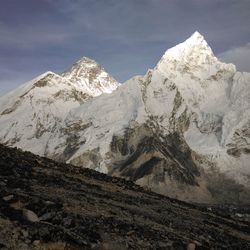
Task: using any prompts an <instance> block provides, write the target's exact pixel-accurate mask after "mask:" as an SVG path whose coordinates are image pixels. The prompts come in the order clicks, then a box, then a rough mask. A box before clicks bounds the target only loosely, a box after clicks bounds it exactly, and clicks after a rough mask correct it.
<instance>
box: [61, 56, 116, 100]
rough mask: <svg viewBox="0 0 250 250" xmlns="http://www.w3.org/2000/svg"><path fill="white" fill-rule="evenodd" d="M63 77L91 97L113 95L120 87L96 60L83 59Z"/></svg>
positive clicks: (64, 73) (63, 74)
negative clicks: (105, 94) (104, 94)
mask: <svg viewBox="0 0 250 250" xmlns="http://www.w3.org/2000/svg"><path fill="white" fill-rule="evenodd" d="M61 76H62V77H63V78H65V79H67V80H69V81H71V82H74V83H75V84H77V85H78V86H80V87H81V88H84V90H85V91H86V92H87V93H88V94H89V95H91V96H98V95H100V94H102V93H111V92H112V91H113V90H115V89H116V88H117V86H118V85H119V84H118V83H117V82H116V80H115V79H114V78H113V77H112V76H110V75H109V74H108V73H107V72H106V71H105V69H104V68H103V67H102V66H101V65H100V64H99V63H97V62H96V61H95V60H93V59H90V58H88V57H82V58H81V59H79V60H78V61H77V62H76V63H74V64H73V65H72V66H71V67H70V68H69V69H67V70H66V71H64V72H63V73H62V74H61Z"/></svg>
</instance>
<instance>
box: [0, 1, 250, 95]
mask: <svg viewBox="0 0 250 250" xmlns="http://www.w3.org/2000/svg"><path fill="white" fill-rule="evenodd" d="M196 30H198V31H199V32H200V33H201V34H203V35H204V36H205V38H206V40H207V41H208V43H209V44H210V46H211V47H212V49H213V51H214V52H215V54H216V55H218V56H219V57H220V58H222V59H223V60H225V61H228V62H234V63H235V64H236V66H237V67H238V69H239V70H242V71H250V1H249V0H2V1H1V8H0V95H2V94H5V93H6V92H7V91H9V90H11V89H13V88H15V87H17V86H18V85H20V84H22V83H24V82H26V81H28V80H30V79H32V78H33V77H35V76H37V75H39V74H41V73H43V72H44V71H48V70H51V71H54V72H57V73H60V72H62V71H64V70H65V69H66V68H68V67H69V66H71V65H72V64H73V63H74V62H75V61H77V60H78V59H79V58H81V57H83V56H87V57H90V58H93V59H95V60H96V61H97V62H99V63H100V64H102V66H104V68H105V69H106V70H107V71H108V72H109V73H110V74H111V75H113V76H114V77H115V78H116V79H117V80H118V81H120V82H123V81H125V80H127V79H128V78H130V77H132V76H134V75H137V74H144V73H145V72H146V70H147V69H148V68H152V67H153V66H154V65H155V64H156V63H157V61H158V60H159V59H160V57H161V56H162V54H163V53H164V52H165V51H166V50H167V49H168V48H170V47H172V46H174V45H176V44H177V43H179V42H182V41H183V40H185V39H186V38H188V37H189V36H190V35H191V34H192V33H193V32H194V31H196Z"/></svg>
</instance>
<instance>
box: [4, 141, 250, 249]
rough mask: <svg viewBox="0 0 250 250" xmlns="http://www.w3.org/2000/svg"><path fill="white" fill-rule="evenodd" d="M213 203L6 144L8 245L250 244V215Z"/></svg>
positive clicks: (211, 246) (190, 246)
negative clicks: (245, 217) (177, 196)
mask: <svg viewBox="0 0 250 250" xmlns="http://www.w3.org/2000/svg"><path fill="white" fill-rule="evenodd" d="M212 210H213V211H217V210H216V209H215V208H205V207H198V206H195V205H191V204H187V203H184V202H180V201H177V200H174V199H170V198H167V197H165V196H162V195H159V194H156V193H153V192H150V191H149V190H146V189H143V188H142V187H140V186H138V185H136V184H134V183H133V182H131V181H126V180H124V179H120V178H115V177H110V176H107V175H105V174H102V173H99V172H96V171H93V170H90V169H85V168H82V167H75V166H72V165H69V164H64V163H58V162H54V161H52V160H49V159H46V158H43V157H39V156H36V155H34V154H32V153H30V152H23V151H22V150H20V149H16V148H8V147H5V146H3V145H1V144H0V247H1V249H6V250H7V249H11V250H13V249H19V250H28V249H29V250H30V249H34V250H36V249H44V250H51V249H58V250H59V249H68V250H78V249H79V250H80V249H96V250H101V249H107V250H117V249H136V250H138V249H159V250H160V249H180V250H181V249H249V248H250V237H249V232H250V231H249V228H250V227H249V226H250V225H249V221H247V220H246V221H244V220H243V218H242V217H240V216H238V217H237V216H236V218H237V219H234V218H233V217H234V216H233V214H236V212H237V211H235V212H234V213H229V214H228V213H227V212H226V211H225V210H223V209H220V213H217V212H216V213H214V212H212ZM236 215H237V214H236Z"/></svg>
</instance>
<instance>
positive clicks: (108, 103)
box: [0, 32, 250, 203]
mask: <svg viewBox="0 0 250 250" xmlns="http://www.w3.org/2000/svg"><path fill="white" fill-rule="evenodd" d="M82 63H84V64H86V65H87V66H86V67H85V68H83V69H84V70H81V69H79V65H82ZM80 68H81V67H80ZM100 69H101V68H100V67H99V66H96V65H94V66H93V64H92V61H91V60H88V59H83V60H81V61H79V62H78V63H77V64H76V65H74V66H73V67H72V68H71V69H70V70H69V72H71V73H69V72H68V71H66V72H65V73H64V74H63V77H64V79H65V80H66V81H71V80H72V79H74V80H77V81H78V82H79V83H80V85H81V86H83V85H84V84H85V83H84V84H82V83H81V77H89V76H90V75H91V76H94V77H93V79H94V78H95V79H97V80H95V81H93V82H94V84H93V86H96V84H98V81H99V80H98V79H100V78H101V77H100V75H101V76H103V74H102V73H100ZM105 79H106V78H105ZM109 79H110V78H109ZM111 82H112V80H111ZM249 84H250V74H249V73H240V72H237V71H236V68H235V66H234V65H232V64H225V63H222V62H220V61H219V60H218V59H217V58H216V57H215V56H214V54H213V52H212V50H211V48H210V47H209V46H208V44H207V42H206V41H205V40H204V38H203V36H201V35H200V34H199V33H198V32H195V33H194V34H193V35H192V36H191V37H190V38H189V39H187V40H186V41H185V42H184V43H181V44H179V45H177V46H176V47H174V48H172V49H169V50H167V51H166V53H165V54H164V55H163V57H162V58H161V60H160V61H159V63H158V64H157V65H156V67H155V68H154V69H152V70H149V71H148V72H147V74H146V75H145V76H136V77H134V78H132V79H130V80H129V81H127V82H125V83H124V84H123V85H121V86H120V87H119V88H117V89H116V90H115V91H113V92H112V93H111V94H109V95H101V96H99V97H95V98H91V99H90V100H87V101H86V102H84V103H82V104H81V105H76V106H77V107H74V108H71V109H70V111H71V112H67V115H66V116H64V118H63V119H61V120H60V126H58V123H56V124H54V123H52V124H54V125H53V126H52V127H53V129H54V130H52V129H50V130H49V132H48V133H47V136H48V137H47V138H46V140H43V139H41V138H42V137H41V134H42V135H43V134H45V133H46V132H45V131H48V128H47V127H46V126H45V127H44V126H42V125H43V124H42V125H41V124H40V123H39V124H38V125H37V126H38V129H36V131H37V135H36V134H35V136H32V137H31V138H27V136H26V137H25V136H22V135H20V133H17V134H15V131H17V128H16V125H15V123H14V122H13V120H12V119H13V118H12V117H13V115H12V111H11V110H15V109H16V107H17V106H19V99H15V101H13V105H12V106H11V107H9V106H8V109H7V108H5V109H4V110H3V112H4V114H2V115H1V116H0V122H1V128H4V129H2V130H1V133H0V140H1V141H2V142H3V143H5V144H7V145H10V146H18V147H21V148H24V149H26V150H30V151H32V152H35V153H40V154H41V155H46V156H48V157H50V158H52V159H56V160H59V161H64V162H70V163H72V164H74V165H76V166H85V167H89V168H92V169H95V170H98V171H100V172H104V173H108V174H110V175H114V176H120V177H124V178H126V179H130V180H133V181H135V182H136V183H138V184H140V185H143V186H147V187H149V188H151V189H152V190H154V191H157V192H159V193H162V194H166V195H168V196H171V197H174V198H178V199H182V200H186V201H194V202H207V203H217V202H220V203H221V202H222V203H250V178H249V176H250V168H249V160H250V154H249V152H250V148H249V145H250V143H249V135H250V132H249V131H250V129H249V120H250V101H249V95H250V85H249ZM39 85H43V84H42V83H40V84H39ZM111 85H112V83H111ZM84 86H85V87H86V86H87V87H88V84H87V83H86V84H85V85H84ZM103 86H104V85H103ZM87 87H86V88H87ZM104 87H105V86H104ZM95 89H96V91H97V92H98V91H99V90H100V89H101V87H100V86H99V87H95ZM104 89H105V88H104ZM104 89H103V90H104ZM89 91H90V92H88V93H91V91H92V90H89ZM98 93H99V92H98ZM26 120H28V118H26ZM2 124H3V125H2ZM20 126H21V125H20ZM12 127H13V128H12ZM22 127H25V126H23V125H22ZM7 128H11V129H10V130H11V131H12V133H9V132H8V130H7ZM20 128H21V127H20ZM34 145H39V147H38V148H37V147H34ZM44 148H45V149H46V150H43V149H44Z"/></svg>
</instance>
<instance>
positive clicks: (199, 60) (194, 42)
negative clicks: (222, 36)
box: [158, 31, 217, 68]
mask: <svg viewBox="0 0 250 250" xmlns="http://www.w3.org/2000/svg"><path fill="white" fill-rule="evenodd" d="M216 60H217V58H216V57H215V56H214V54H213V51H212V49H211V48H210V47H209V45H208V43H207V42H206V40H205V39H204V37H203V36H202V35H201V34H200V33H199V32H198V31H195V32H194V33H193V34H192V35H191V36H190V37H189V38H188V39H186V40H185V41H184V42H182V43H180V44H178V45H176V46H175V47H173V48H171V49H168V50H167V51H166V52H165V54H164V55H163V57H162V59H161V60H160V62H159V64H158V66H160V67H162V66H164V65H166V67H167V65H169V62H173V61H177V62H179V63H180V64H189V65H201V64H211V63H212V62H215V61H216ZM164 68H165V66H164Z"/></svg>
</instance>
